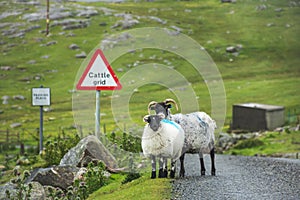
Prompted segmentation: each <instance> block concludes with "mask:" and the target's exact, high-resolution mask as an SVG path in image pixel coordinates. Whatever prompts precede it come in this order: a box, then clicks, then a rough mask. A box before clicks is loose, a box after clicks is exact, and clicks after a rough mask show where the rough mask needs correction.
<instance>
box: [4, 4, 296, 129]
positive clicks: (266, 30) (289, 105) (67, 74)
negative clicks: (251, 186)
mask: <svg viewBox="0 0 300 200" xmlns="http://www.w3.org/2000/svg"><path fill="white" fill-rule="evenodd" d="M50 3H51V2H50ZM1 4H2V6H1V12H2V13H7V12H8V10H15V12H17V14H15V15H8V16H7V17H2V18H1V24H2V25H1V31H2V33H3V34H2V35H1V60H0V66H1V67H4V66H10V67H11V68H10V70H7V71H6V70H3V68H2V70H1V77H0V81H1V86H0V96H1V97H3V96H5V95H8V96H10V100H9V101H8V104H5V105H3V104H2V105H1V114H0V117H1V118H0V119H1V127H2V129H5V128H9V127H10V125H11V124H12V123H15V122H20V123H22V126H21V127H23V128H26V129H34V128H37V127H38V119H39V109H38V107H33V106H32V105H31V88H32V87H39V86H40V85H44V86H45V87H50V88H51V95H52V96H51V102H52V104H51V109H53V110H52V111H51V112H49V113H46V114H45V125H44V128H45V134H48V133H50V132H53V131H56V130H58V128H59V127H70V126H72V125H73V124H74V121H73V115H72V95H73V93H71V92H70V91H72V90H73V89H74V84H76V83H75V77H76V74H77V71H78V69H79V67H80V66H81V64H82V61H83V59H78V58H75V54H78V53H80V52H81V51H84V52H86V53H87V54H88V53H90V52H91V51H92V50H93V49H94V48H95V47H96V45H97V44H99V43H100V41H101V40H102V39H103V38H105V37H107V36H109V35H111V34H116V33H120V32H122V31H124V30H123V29H122V27H117V28H112V26H113V25H115V24H116V22H117V21H118V20H120V19H121V17H120V15H117V14H120V13H121V14H124V13H127V14H131V15H132V16H133V18H134V19H138V23H137V24H135V25H133V26H132V27H131V28H130V29H134V28H142V27H161V28H170V29H172V27H176V28H180V29H181V33H183V34H185V35H187V36H188V37H190V38H192V39H194V40H195V41H197V42H198V43H199V44H200V45H202V46H203V47H204V48H205V49H206V51H207V52H208V53H209V55H210V56H211V57H212V59H213V60H214V62H215V63H216V65H217V67H218V69H219V71H220V74H221V76H222V78H223V81H224V85H225V90H226V103H227V112H226V124H225V125H228V124H229V123H230V118H231V107H232V104H234V103H241V102H258V103H265V104H276V105H283V106H285V108H286V110H295V109H296V111H297V110H298V111H297V112H298V113H299V109H300V108H299V93H300V91H299V87H297V85H299V81H300V79H299V73H300V68H299V57H298V56H299V46H300V45H299V33H300V31H299V20H297V19H298V18H299V5H298V3H297V2H295V3H292V2H287V1H279V0H278V1H272V2H265V3H264V2H261V1H255V0H244V1H242V0H241V1H238V2H236V3H221V2H220V1H217V0H214V1H208V0H207V1H178V2H177V1H176V2H171V1H154V2H143V1H141V2H135V3H133V2H126V3H87V4H84V3H71V2H65V3H62V4H61V6H62V7H63V8H65V9H66V8H67V9H68V10H71V11H72V9H76V6H75V5H82V6H85V5H86V6H92V7H94V9H95V10H97V11H98V15H95V16H91V17H89V18H86V19H87V20H89V25H88V26H87V27H86V28H80V29H74V30H62V29H63V27H62V26H53V23H54V22H55V20H51V21H50V35H49V36H47V37H46V36H45V33H43V32H42V30H45V27H46V23H45V20H44V19H41V20H38V21H33V22H28V20H25V19H24V18H25V17H24V16H25V13H34V12H36V11H37V10H38V9H45V7H46V5H44V4H45V2H44V1H43V2H41V5H40V6H39V7H37V6H29V5H25V4H20V3H19V4H18V3H12V2H6V1H1ZM59 5H60V4H59ZM59 5H58V4H55V3H51V6H52V7H50V11H51V9H55V8H57V9H58V8H59ZM103 8H106V9H112V10H113V13H111V14H107V13H105V12H104V11H103ZM11 12H12V11H11ZM18 12H19V14H18ZM147 16H154V17H156V18H159V19H161V20H163V21H165V23H159V22H157V21H155V20H151V19H149V18H148V17H147ZM50 18H51V12H50ZM74 18H75V19H79V18H80V17H74ZM80 19H82V17H81V18H80ZM6 23H14V24H15V25H11V24H9V25H5V24H6ZM18 24H19V25H18ZM101 24H102V25H101ZM35 25H39V28H36V29H33V30H31V31H28V32H25V34H24V37H22V38H19V37H13V38H10V35H11V34H10V35H9V34H8V35H5V34H4V32H5V31H7V30H9V29H14V30H18V29H19V30H20V29H26V28H29V27H32V26H35ZM51 25H52V26H51ZM11 27H16V28H11ZM125 31H126V29H125ZM68 35H74V36H68ZM51 42H54V44H53V45H49V44H51ZM71 44H77V45H78V46H79V47H80V50H79V51H74V50H70V49H69V46H70V45H71ZM47 45H49V46H47ZM236 45H240V46H241V49H240V50H239V52H238V55H237V54H232V53H227V52H226V48H227V47H228V46H236ZM153 51H155V50H153ZM142 53H143V55H144V57H140V58H139V55H140V54H141V52H135V53H131V54H130V53H129V54H128V55H124V56H122V57H120V58H118V59H117V60H116V61H114V63H111V65H112V67H113V68H114V69H115V70H117V69H118V68H122V69H124V71H123V72H116V74H117V76H118V77H119V78H121V77H122V75H123V74H124V73H125V72H126V71H128V70H130V67H128V66H129V64H132V63H135V62H136V61H138V62H140V63H147V62H149V63H151V62H157V63H162V61H163V60H164V59H167V60H172V65H173V66H174V67H175V68H176V69H177V70H178V71H180V72H181V73H182V74H184V76H185V77H186V79H187V80H188V81H190V82H191V83H192V86H193V88H196V89H195V92H196V95H197V96H198V97H199V98H198V101H199V105H200V109H201V110H204V111H206V112H208V113H210V106H211V105H210V97H209V93H208V90H207V88H206V86H205V83H204V82H203V80H202V79H201V77H200V78H199V77H195V76H193V72H192V71H189V70H190V69H189V68H188V67H187V65H188V64H187V63H186V62H185V61H184V60H182V59H180V58H178V57H177V56H176V55H172V54H168V53H165V52H164V53H162V52H161V51H156V52H155V55H158V56H160V57H162V58H160V59H154V60H149V59H147V55H149V56H150V55H153V52H151V50H144V51H143V52H142ZM166 91H167V90H166V88H164V87H161V86H155V85H148V86H143V87H142V88H139V92H138V93H135V94H134V95H133V96H132V97H131V101H130V102H129V104H130V106H129V107H130V113H132V114H131V115H134V116H133V118H134V120H135V121H137V122H140V119H141V116H143V115H144V114H146V113H147V112H146V106H147V103H148V102H149V101H150V100H153V99H154V100H157V101H159V100H163V99H165V98H168V97H172V98H176V97H175V96H173V94H172V93H171V92H166ZM110 94H111V93H110V92H105V91H104V92H102V96H101V106H102V107H101V111H102V112H103V113H105V114H106V116H105V117H102V118H103V119H102V122H103V123H105V124H107V125H108V131H110V130H113V129H114V128H115V127H114V122H113V120H112V115H111V111H110V109H111V108H110V106H109V105H110V101H111V98H109V96H110ZM15 95H23V96H24V97H25V98H26V100H23V101H22V100H15V99H12V98H13V96H15ZM135 117H136V118H135Z"/></svg>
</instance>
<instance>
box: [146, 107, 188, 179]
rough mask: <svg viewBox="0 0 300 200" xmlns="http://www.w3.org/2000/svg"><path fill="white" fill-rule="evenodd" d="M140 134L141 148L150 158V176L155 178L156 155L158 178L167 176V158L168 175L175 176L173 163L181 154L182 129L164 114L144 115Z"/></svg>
mask: <svg viewBox="0 0 300 200" xmlns="http://www.w3.org/2000/svg"><path fill="white" fill-rule="evenodd" d="M144 122H146V123H147V124H146V125H145V127H144V131H143V135H142V141H141V143H142V150H143V154H144V155H145V157H149V158H151V162H152V174H151V178H152V179H153V178H156V157H159V158H160V160H159V176H158V177H159V178H164V177H167V174H168V171H167V158H171V172H170V177H171V178H174V177H175V170H176V167H175V164H176V161H177V160H178V159H179V157H180V156H181V155H182V149H183V144H184V131H183V129H182V128H181V126H180V125H179V124H177V123H175V122H173V121H170V120H167V119H165V115H164V114H162V113H160V114H157V115H146V116H145V117H144Z"/></svg>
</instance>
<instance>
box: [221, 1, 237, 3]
mask: <svg viewBox="0 0 300 200" xmlns="http://www.w3.org/2000/svg"><path fill="white" fill-rule="evenodd" d="M221 3H236V0H221Z"/></svg>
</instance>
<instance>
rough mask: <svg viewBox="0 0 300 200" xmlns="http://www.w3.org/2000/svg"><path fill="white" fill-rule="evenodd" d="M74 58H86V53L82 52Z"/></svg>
mask: <svg viewBox="0 0 300 200" xmlns="http://www.w3.org/2000/svg"><path fill="white" fill-rule="evenodd" d="M75 57H76V58H86V53H85V52H84V51H82V52H81V53H79V54H76V55H75Z"/></svg>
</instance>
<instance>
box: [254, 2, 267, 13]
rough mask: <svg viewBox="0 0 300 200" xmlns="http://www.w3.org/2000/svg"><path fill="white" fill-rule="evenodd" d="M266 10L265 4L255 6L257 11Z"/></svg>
mask: <svg viewBox="0 0 300 200" xmlns="http://www.w3.org/2000/svg"><path fill="white" fill-rule="evenodd" d="M266 9H267V6H266V5H265V4H262V5H258V6H256V10H257V11H263V10H266Z"/></svg>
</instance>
